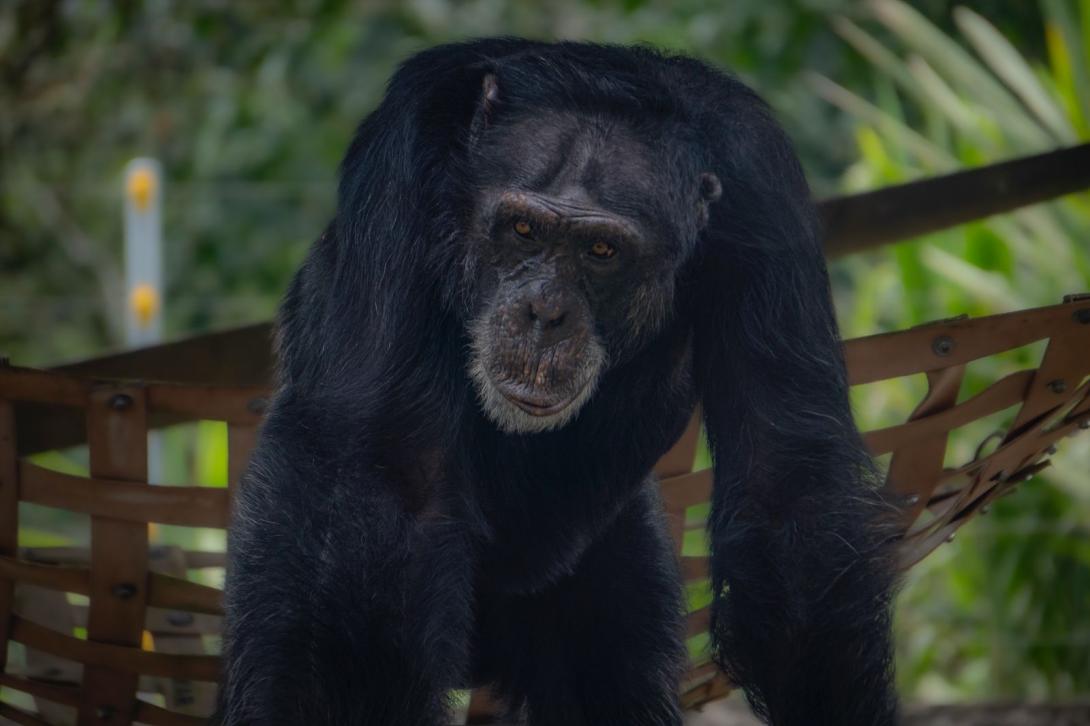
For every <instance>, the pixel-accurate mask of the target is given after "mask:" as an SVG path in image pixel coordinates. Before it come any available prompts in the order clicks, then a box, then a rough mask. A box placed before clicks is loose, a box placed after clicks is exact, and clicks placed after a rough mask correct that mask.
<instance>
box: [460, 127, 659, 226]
mask: <svg viewBox="0 0 1090 726" xmlns="http://www.w3.org/2000/svg"><path fill="white" fill-rule="evenodd" d="M482 141H483V143H482V144H481V145H480V147H479V148H480V154H481V156H482V157H483V158H482V161H483V167H484V168H483V169H482V171H483V172H484V173H485V175H486V177H485V178H488V179H489V183H490V184H493V185H494V184H496V183H497V182H499V183H500V184H503V185H507V186H511V187H515V188H520V189H524V190H528V191H534V192H539V193H543V194H550V195H558V196H559V195H565V194H572V193H575V194H585V195H587V196H589V197H590V199H591V200H592V201H594V202H596V203H597V204H599V205H601V206H602V207H604V208H607V209H609V210H611V211H614V212H616V213H618V214H623V215H625V216H628V217H632V218H634V219H647V218H650V219H654V220H657V221H658V222H660V223H661V222H662V221H663V220H664V219H666V218H668V216H669V215H668V210H664V209H663V208H662V201H663V193H662V190H663V187H664V185H674V184H676V183H677V181H676V180H674V179H671V178H669V177H670V173H671V171H672V169H671V167H672V166H673V165H672V164H670V163H669V162H668V160H667V158H666V154H665V153H664V152H663V150H661V149H656V148H654V147H653V146H652V145H651V144H650V143H649V142H648V140H645V139H643V138H641V136H640V134H639V133H637V131H636V130H635V129H634V128H632V127H631V126H630V125H628V124H627V123H625V122H624V121H623V120H621V119H619V118H616V117H611V116H609V115H604V114H594V115H590V114H585V115H584V114H576V113H572V112H554V111H547V112H542V113H535V114H533V115H520V116H519V117H517V118H514V119H507V120H505V121H503V122H501V123H498V124H496V125H495V126H494V127H493V128H491V129H489V131H488V132H487V133H486V134H485V136H484V138H483V139H482ZM664 213H665V214H664Z"/></svg>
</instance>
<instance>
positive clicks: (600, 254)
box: [590, 242, 617, 260]
mask: <svg viewBox="0 0 1090 726" xmlns="http://www.w3.org/2000/svg"><path fill="white" fill-rule="evenodd" d="M615 254H617V248H615V247H614V246H613V245H611V244H609V243H608V242H595V243H594V244H593V245H591V248H590V256H591V257H593V258H595V259H598V260H608V259H609V258H611V257H613V255H615Z"/></svg>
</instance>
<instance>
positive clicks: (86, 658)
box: [11, 615, 220, 682]
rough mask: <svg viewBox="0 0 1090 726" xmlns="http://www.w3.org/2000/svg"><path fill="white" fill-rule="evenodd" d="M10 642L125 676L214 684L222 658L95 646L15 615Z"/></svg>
mask: <svg viewBox="0 0 1090 726" xmlns="http://www.w3.org/2000/svg"><path fill="white" fill-rule="evenodd" d="M11 634H12V635H11V639H12V640H14V641H15V642H17V643H22V644H23V645H25V646H27V647H28V648H37V649H38V650H42V651H45V652H46V653H51V654H53V655H56V656H58V657H60V658H66V659H68V660H74V661H76V662H77V663H83V664H84V665H87V666H98V667H102V668H109V669H113V670H118V671H124V672H126V673H132V674H133V675H136V674H146V675H149V676H160V677H163V678H188V679H191V680H198V681H210V682H214V681H216V680H218V679H219V670H220V666H219V658H218V657H216V656H214V655H167V654H166V653H153V652H151V651H147V650H141V649H139V648H126V647H124V646H120V645H108V644H106V643H92V642H90V641H87V640H80V639H79V638H73V637H72V636H70V635H64V634H62V633H58V632H57V631H55V630H51V629H50V628H46V627H43V626H41V625H38V624H37V623H33V622H31V621H29V620H26V619H24V618H21V617H19V616H18V615H16V616H15V617H14V618H12V628H11Z"/></svg>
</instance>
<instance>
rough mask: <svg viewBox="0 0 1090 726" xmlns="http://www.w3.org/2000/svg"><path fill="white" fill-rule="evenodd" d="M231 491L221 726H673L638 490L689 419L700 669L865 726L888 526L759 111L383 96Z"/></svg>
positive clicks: (407, 84) (670, 620) (566, 75)
mask: <svg viewBox="0 0 1090 726" xmlns="http://www.w3.org/2000/svg"><path fill="white" fill-rule="evenodd" d="M278 351H279V366H280V367H279V387H278V391H277V393H276V396H275V399H274V402H273V404H272V406H271V410H270V412H269V415H268V418H267V420H266V422H265V425H264V429H263V431H262V434H261V441H260V445H259V447H258V449H257V451H256V453H255V455H254V458H253V462H252V464H251V466H250V469H249V471H248V473H247V475H246V477H245V480H244V484H243V486H242V488H241V491H240V492H239V497H238V501H237V508H236V512H235V516H234V523H233V526H232V529H231V533H230V550H231V558H230V562H229V567H228V578H227V600H226V608H227V623H226V642H225V668H226V672H225V685H224V689H223V698H222V705H221V712H220V715H219V718H220V720H221V721H222V722H223V723H226V724H369V725H370V724H374V725H375V726H379V725H381V726H389V725H391V724H407V725H418V724H422V725H428V726H430V725H432V724H444V723H448V722H449V720H450V712H449V702H448V701H449V698H448V693H449V689H453V688H460V687H467V686H469V685H477V684H482V683H491V684H492V685H493V689H494V693H495V694H497V696H498V697H500V698H501V699H502V700H503V702H504V703H505V705H506V707H507V708H508V710H509V714H510V716H511V717H512V718H516V719H525V720H527V721H528V722H529V723H530V724H533V725H534V726H579V725H584V724H585V725H587V726H591V725H593V726H605V725H616V726H639V725H643V724H646V725H648V726H650V725H656V726H657V725H662V724H669V725H676V724H680V723H681V712H680V708H679V704H678V698H677V693H678V685H679V678H680V676H681V674H682V672H683V666H684V663H685V649H684V647H683V640H682V637H683V601H682V597H681V588H680V584H679V575H678V570H677V564H676V561H675V557H674V555H673V554H672V551H671V547H670V543H669V540H668V536H667V534H666V531H665V529H664V526H663V521H662V516H661V514H660V511H661V505H660V502H659V500H658V495H657V490H656V485H655V483H654V481H653V479H652V478H651V477H650V476H649V472H650V470H651V467H652V465H653V464H654V463H655V461H656V460H657V459H658V458H659V457H660V456H661V455H662V454H663V453H664V452H665V451H666V450H667V449H668V448H669V447H670V445H671V444H672V443H673V442H674V441H675V440H676V439H677V437H678V436H679V434H680V433H681V431H682V429H683V428H684V426H685V423H686V421H687V420H688V419H689V418H690V416H691V414H692V412H693V410H694V406H695V405H696V403H697V402H698V401H701V402H702V406H703V415H704V421H705V425H706V429H707V433H708V437H709V441H710V445H711V449H712V452H713V457H714V462H715V489H714V501H713V510H712V515H711V518H710V521H709V531H710V536H711V547H712V563H711V570H712V588H713V592H714V593H716V597H715V601H714V607H713V620H712V632H713V649H714V655H715V658H716V660H717V662H718V663H719V665H720V666H721V667H722V668H723V669H724V670H725V671H726V673H727V674H728V675H729V676H730V677H731V678H732V679H734V681H735V682H736V683H738V684H740V685H741V686H743V687H744V688H745V689H746V692H747V694H748V696H749V699H750V702H751V703H752V704H753V706H754V708H755V710H756V711H757V712H758V713H759V714H760V715H761V716H762V717H764V718H765V719H767V720H770V721H771V723H774V724H785V725H787V724H790V725H796V724H799V725H801V724H806V725H809V726H814V725H823V724H849V725H855V724H858V725H859V726H876V725H884V724H893V723H895V721H896V711H897V702H896V696H895V694H894V691H893V687H892V684H891V666H890V660H891V648H890V637H889V625H890V623H889V621H890V597H891V595H890V593H891V588H892V584H893V576H892V568H891V565H890V562H891V558H890V543H891V541H892V538H891V536H890V535H891V531H892V530H891V528H890V526H889V525H888V524H887V523H886V519H887V518H886V516H885V514H884V512H885V511H886V507H885V506H884V505H883V503H882V501H881V500H880V498H879V496H878V494H877V493H876V490H875V488H874V486H873V477H872V474H871V467H870V462H869V459H868V458H867V456H866V454H865V453H864V449H863V447H862V445H861V442H860V438H859V436H858V433H857V431H856V429H855V427H854V425H853V423H852V418H851V414H850V411H849V406H848V396H847V384H846V378H845V371H844V364H843V361H842V354H841V348H840V343H839V340H838V334H837V329H836V324H835V321H834V317H833V312H832V306H831V302H830V295H829V286H828V278H827V275H826V271H825V265H824V261H823V257H822V252H821V245H820V241H819V231H818V225H817V223H816V218H815V213H814V208H813V206H812V204H811V201H810V194H809V191H808V189H807V186H806V183H805V180H804V178H803V175H802V173H801V171H800V168H799V164H798V162H797V160H796V158H795V155H794V153H793V152H792V150H791V147H790V144H789V143H788V141H787V140H786V138H785V137H784V135H783V133H782V132H781V130H780V129H779V128H778V127H777V125H776V124H775V122H774V121H773V120H772V118H771V117H770V115H769V112H768V110H767V108H766V107H765V106H764V104H763V103H762V102H761V101H760V100H759V99H758V98H757V96H756V95H754V93H753V92H752V91H750V90H749V89H747V88H746V87H745V86H743V85H742V84H741V83H739V82H738V81H736V80H734V79H733V78H731V77H729V76H726V75H724V74H722V73H720V72H718V71H716V70H713V69H711V68H709V67H708V66H706V65H704V64H702V63H700V62H698V61H695V60H691V59H688V58H683V57H675V56H666V55H661V54H659V53H656V52H654V51H651V50H648V49H643V48H639V49H634V48H621V47H606V46H595V45H586V44H574V43H560V44H545V43H535V42H528V41H523V40H517V39H495V40H482V41H476V42H471V43H466V44H459V45H447V46H442V47H438V48H435V49H432V50H429V51H426V52H424V53H421V54H419V55H417V56H415V57H413V58H412V59H410V60H409V61H408V62H407V63H405V64H404V65H403V66H402V67H401V69H400V70H399V71H398V72H397V73H396V75H395V76H394V77H393V79H392V80H391V82H390V86H389V90H388V92H387V94H386V98H385V100H384V101H383V102H382V104H381V105H380V106H379V107H378V109H376V110H375V111H374V112H373V113H372V114H371V115H370V116H369V117H368V118H367V119H366V120H365V121H364V122H363V124H362V126H361V127H360V129H359V131H358V133H357V135H356V138H355V140H354V142H353V143H352V146H351V148H350V149H349V151H348V154H347V156H346V158H345V161H344V164H343V167H342V179H341V184H340V191H339V202H338V207H337V212H336V216H335V218H334V219H333V221H332V222H331V223H330V225H329V227H328V229H327V230H326V231H325V233H324V234H323V235H322V236H321V237H320V238H319V239H318V241H317V242H316V243H315V244H314V246H313V248H312V249H311V251H310V254H309V256H308V257H307V260H306V262H305V263H304V265H303V266H302V269H301V270H300V271H299V273H298V274H297V275H296V277H295V279H294V281H293V283H292V285H291V288H290V289H289V291H288V293H287V296H286V298H285V300H284V304H283V308H282V310H281V315H280V326H279V341H278Z"/></svg>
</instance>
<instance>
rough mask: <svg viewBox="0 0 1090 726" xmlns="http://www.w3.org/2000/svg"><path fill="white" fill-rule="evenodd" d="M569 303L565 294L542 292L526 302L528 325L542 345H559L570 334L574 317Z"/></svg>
mask: <svg viewBox="0 0 1090 726" xmlns="http://www.w3.org/2000/svg"><path fill="white" fill-rule="evenodd" d="M570 307H571V306H570V305H569V301H568V300H567V299H566V296H565V295H563V294H556V293H553V294H549V293H547V292H545V291H540V292H538V293H537V294H534V295H531V296H530V298H529V299H528V300H527V301H526V307H525V311H526V324H527V328H528V329H529V330H532V331H533V332H534V333H535V334H536V335H537V336H538V338H539V340H540V341H541V343H542V344H544V345H552V344H554V343H558V342H560V341H561V340H563V339H564V338H566V337H568V335H569V334H570V330H569V328H570V327H571V319H572V316H571V315H570V314H569V312H570V310H569V309H570Z"/></svg>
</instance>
